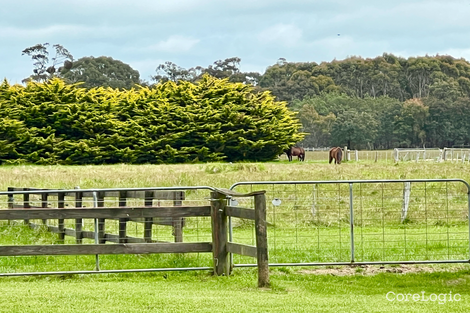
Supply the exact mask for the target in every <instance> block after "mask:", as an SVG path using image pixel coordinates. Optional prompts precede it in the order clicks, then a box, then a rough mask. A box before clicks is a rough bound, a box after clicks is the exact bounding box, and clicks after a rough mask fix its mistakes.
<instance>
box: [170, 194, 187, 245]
mask: <svg viewBox="0 0 470 313" xmlns="http://www.w3.org/2000/svg"><path fill="white" fill-rule="evenodd" d="M183 199H184V193H183V191H174V192H173V206H181V205H182V204H183V203H182V201H181V200H183ZM183 224H184V218H183V217H176V218H173V232H174V234H175V242H183Z"/></svg>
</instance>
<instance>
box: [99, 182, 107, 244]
mask: <svg viewBox="0 0 470 313" xmlns="http://www.w3.org/2000/svg"><path fill="white" fill-rule="evenodd" d="M104 195H105V193H104V191H99V192H98V207H99V208H103V207H104ZM105 223H106V219H104V218H99V219H98V243H106V238H105V229H106V225H105Z"/></svg>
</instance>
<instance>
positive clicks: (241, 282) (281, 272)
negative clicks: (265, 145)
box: [0, 268, 470, 312]
mask: <svg viewBox="0 0 470 313" xmlns="http://www.w3.org/2000/svg"><path fill="white" fill-rule="evenodd" d="M271 282H272V288H271V289H269V290H268V289H257V288H256V287H255V286H256V274H255V273H254V270H236V271H235V273H234V275H232V276H230V277H212V276H210V275H209V274H208V273H203V272H199V273H168V274H161V273H160V274H138V275H137V274H129V275H102V276H80V277H45V278H10V279H2V281H0V292H1V293H2V305H1V307H0V312H52V311H67V312H185V311H187V312H468V311H469V310H470V290H469V288H468V284H469V283H470V270H469V269H468V268H467V269H466V270H464V269H461V270H459V271H457V272H435V273H416V274H407V275H402V274H395V273H382V274H378V275H373V276H365V275H362V273H361V272H360V271H357V273H356V274H354V275H350V276H332V275H323V274H322V275H313V274H308V273H307V274H306V273H303V272H302V271H300V270H295V271H289V270H288V269H273V270H272V273H271ZM390 291H392V292H394V293H395V294H399V293H402V294H406V293H411V294H420V295H421V294H422V292H423V291H424V294H425V298H424V299H425V300H426V299H429V297H431V299H433V298H432V297H433V296H431V295H432V294H436V295H439V294H447V296H446V297H444V296H441V299H444V298H445V301H441V303H442V304H439V301H438V300H437V301H431V300H430V301H421V300H420V301H412V300H411V298H409V301H408V302H405V301H396V300H395V301H389V300H387V297H386V296H387V293H389V292H390ZM450 293H451V294H452V300H454V298H453V297H454V296H455V294H460V298H456V299H460V301H449V299H450V297H451V296H449V294H450ZM389 299H392V300H393V297H392V296H390V295H389Z"/></svg>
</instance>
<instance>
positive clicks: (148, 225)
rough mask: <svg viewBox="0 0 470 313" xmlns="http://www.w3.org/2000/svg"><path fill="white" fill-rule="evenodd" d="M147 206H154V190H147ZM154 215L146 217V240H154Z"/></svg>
mask: <svg viewBox="0 0 470 313" xmlns="http://www.w3.org/2000/svg"><path fill="white" fill-rule="evenodd" d="M144 195H145V196H144V197H145V200H144V201H145V206H153V191H145V193H144ZM152 225H153V218H152V217H144V240H145V242H152Z"/></svg>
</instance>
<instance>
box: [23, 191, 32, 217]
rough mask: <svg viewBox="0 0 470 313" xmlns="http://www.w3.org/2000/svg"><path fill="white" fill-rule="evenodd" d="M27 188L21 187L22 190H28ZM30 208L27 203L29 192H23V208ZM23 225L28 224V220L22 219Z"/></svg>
mask: <svg viewBox="0 0 470 313" xmlns="http://www.w3.org/2000/svg"><path fill="white" fill-rule="evenodd" d="M28 190H29V188H23V191H28ZM29 208H31V205H30V203H29V193H24V194H23V209H29ZM24 224H25V225H29V220H28V219H25V220H24Z"/></svg>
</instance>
